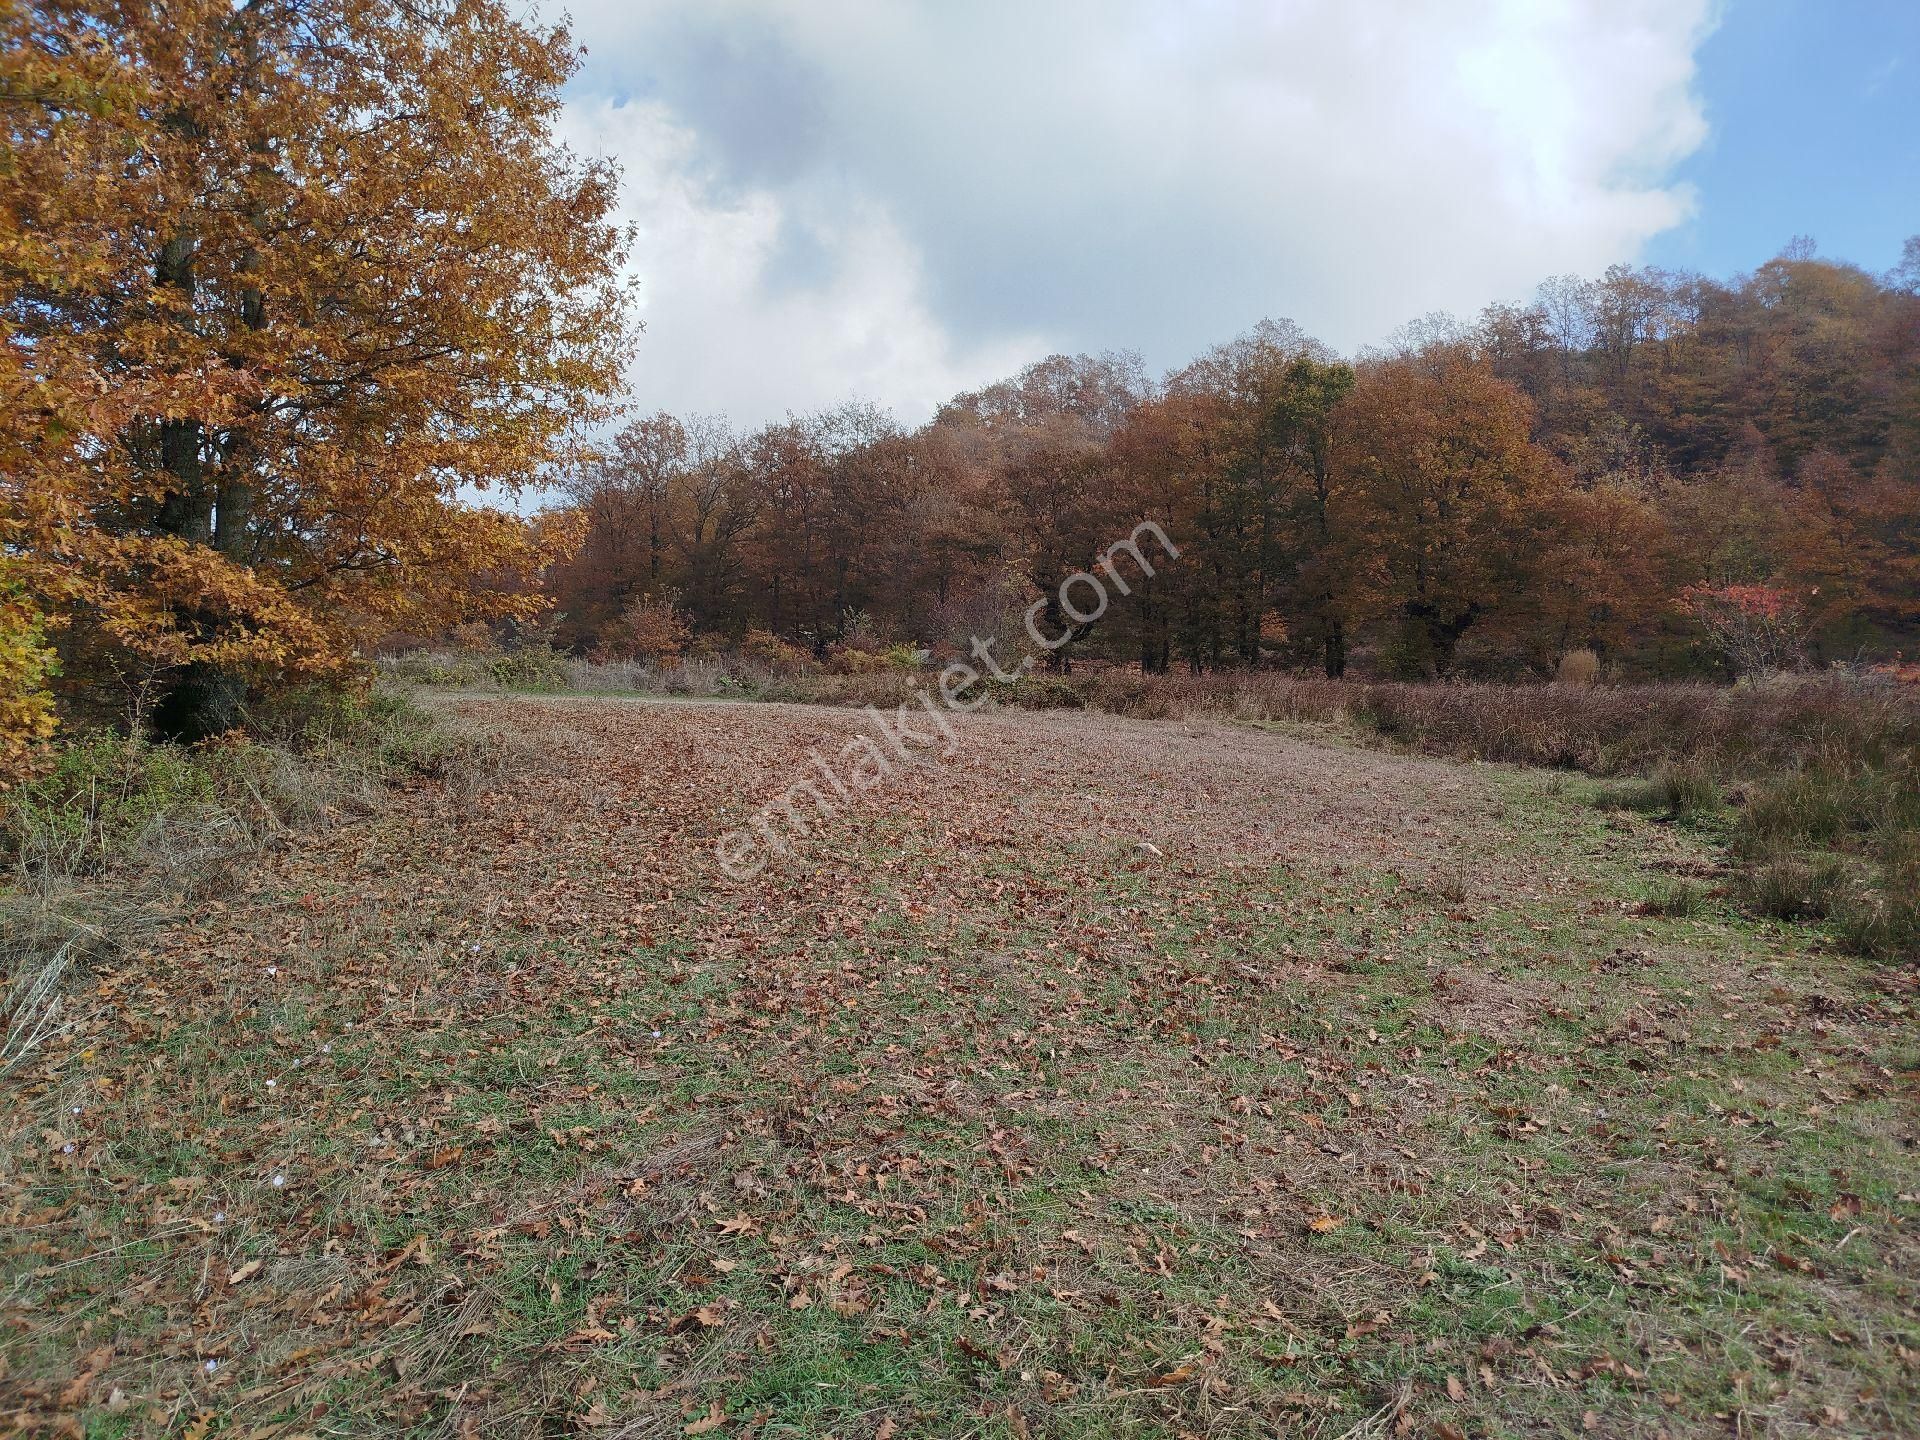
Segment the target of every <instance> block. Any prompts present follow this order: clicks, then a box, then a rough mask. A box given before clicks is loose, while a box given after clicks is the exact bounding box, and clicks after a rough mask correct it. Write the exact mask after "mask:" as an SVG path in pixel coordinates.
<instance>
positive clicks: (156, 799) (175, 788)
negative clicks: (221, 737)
mask: <svg viewBox="0 0 1920 1440" xmlns="http://www.w3.org/2000/svg"><path fill="white" fill-rule="evenodd" d="M212 800H213V784H212V777H211V775H210V773H209V771H208V769H207V767H206V766H205V765H204V764H201V763H196V761H195V758H194V756H193V755H192V754H191V753H190V752H188V751H185V750H182V749H179V748H177V747H175V746H171V745H149V744H147V743H145V742H144V741H141V740H128V739H123V738H122V737H120V736H118V735H115V734H113V733H112V732H111V731H105V730H101V731H93V732H90V733H88V734H84V735H81V736H78V737H77V738H75V739H74V740H72V741H70V742H69V743H68V744H66V745H63V746H61V747H60V749H59V751H58V753H57V755H56V757H55V759H54V762H53V764H52V766H51V767H50V768H49V769H48V770H47V771H46V773H45V774H43V775H41V776H39V777H37V778H35V779H33V780H30V781H28V782H27V783H26V784H25V785H22V786H21V787H19V789H17V790H16V791H15V792H14V793H13V794H12V795H11V796H10V797H9V800H8V803H7V807H6V812H5V814H6V825H5V830H4V837H5V842H6V849H7V853H8V857H9V858H10V859H12V860H14V861H15V862H16V863H18V864H24V865H27V866H29V867H32V868H34V869H49V870H57V871H59V872H61V873H64V874H76V875H77V874H90V873H93V872H95V871H97V870H99V869H100V868H101V867H102V866H103V865H104V864H106V863H107V861H108V860H110V859H111V858H113V857H114V856H116V855H118V854H120V853H121V852H123V851H125V850H127V849H129V848H131V847H132V845H133V844H134V843H135V842H136V841H137V840H138V839H139V838H140V837H141V836H142V835H143V834H144V833H145V832H146V830H147V829H148V828H149V827H150V826H151V825H153V823H154V822H155V821H156V820H157V819H158V818H159V817H160V816H162V815H165V814H168V813H169V812H172V813H175V814H177V813H178V812H180V811H182V810H184V809H189V808H192V809H198V808H199V807H202V806H205V805H209V804H211V802H212Z"/></svg>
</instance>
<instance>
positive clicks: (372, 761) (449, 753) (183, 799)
mask: <svg viewBox="0 0 1920 1440" xmlns="http://www.w3.org/2000/svg"><path fill="white" fill-rule="evenodd" d="M256 729H257V731H258V734H257V736H256V737H255V738H251V739H246V740H239V741H233V742H221V743H218V744H212V745H207V746H202V747H199V748H197V749H194V750H182V749H179V748H177V747H173V746H164V745H151V744H147V743H145V742H142V741H139V740H129V739H127V738H125V737H123V736H119V735H116V734H113V733H111V732H105V731H96V732H92V733H87V734H83V735H80V736H78V737H75V738H72V739H70V740H69V741H68V742H67V743H66V744H65V745H63V746H62V747H61V748H60V750H59V751H58V753H57V755H56V757H55V760H54V763H53V764H52V766H51V768H50V769H49V770H48V771H47V773H45V774H43V775H40V776H37V777H35V778H34V779H33V780H31V781H29V782H28V783H26V784H24V785H21V786H18V787H16V788H15V789H14V790H12V791H10V792H8V793H7V794H6V795H5V796H4V797H0V863H4V864H5V866H6V875H5V878H4V880H0V997H3V998H0V1072H3V1071H4V1070H6V1069H10V1068H12V1067H13V1066H14V1065H16V1064H18V1063H19V1062H20V1061H21V1060H22V1059H24V1058H25V1057H26V1056H27V1055H28V1054H30V1053H31V1052H32V1051H33V1050H34V1049H35V1048H37V1047H38V1046H40V1045H41V1044H43V1043H45V1042H46V1041H47V1040H48V1039H49V1038H51V1037H52V1036H54V1035H57V1034H59V1033H61V1031H62V1030H63V1029H65V1028H66V1027H67V1026H68V1025H70V1023H71V1019H72V1017H71V1013H70V1012H71V1004H70V996H71V994H72V991H73V989H74V986H75V983H76V981H77V979H78V978H79V976H81V975H82V974H84V973H85V972H86V971H87V969H88V968H89V967H90V966H91V965H93V964H95V963H98V962H99V961H101V960H103V959H105V958H108V957H111V956H113V955H115V954H118V953H120V952H121V951H123V950H125V949H126V948H128V947H129V946H133V945H137V944H139V943H143V942H144V941H145V940H147V939H148V938H150V937H151V935H152V934H153V932H154V930H155V929H156V928H157V927H158V926H159V925H161V924H163V923H164V921H165V920H166V918H167V917H168V916H171V915H174V914H177V913H179V912H180V910H181V909H182V907H184V906H186V905H188V904H190V903H191V902H192V901H194V900H195V899H197V898H199V897H202V896H205V895H208V894H217V893H219V892H220V891H221V890H223V889H225V888H229V887H230V886H231V884H232V883H233V876H234V872H235V870H236V869H237V868H238V867H241V866H243V865H246V864H248V863H250V862H252V861H254V860H255V859H257V858H258V857H259V856H261V855H262V854H264V853H266V852H267V851H268V850H270V849H271V848H273V847H275V846H277V845H279V844H282V843H283V842H285V841H287V840H289V839H291V838H292V837H295V836H297V835H298V834H300V833H302V832H305V831H311V830H312V829H313V828H315V827H316V826H320V825H324V824H327V823H330V822H332V821H335V820H339V819H344V818H349V817H353V816H360V815H365V814H368V813H370V812H371V811H372V810H373V809H374V808H375V806H376V805H377V804H378V803H379V800H380V798H381V796H382V795H383V794H384V793H385V791H386V790H387V788H388V787H389V786H390V785H392V784H393V783H395V781H396V780H403V779H406V778H412V777H418V778H425V779H432V780H435V781H438V782H440V789H441V792H442V793H443V794H445V795H446V796H447V797H448V798H449V799H450V800H452V801H454V802H456V803H457V802H460V801H464V800H471V798H472V797H473V796H474V795H475V794H477V793H478V791H479V790H480V788H482V787H483V786H484V785H486V784H488V783H490V782H491V780H493V779H494V778H497V776H498V775H499V774H500V773H501V772H502V771H503V770H504V768H505V767H506V766H507V765H509V764H511V763H512V762H513V758H514V756H515V754H516V751H515V749H514V747H513V746H512V745H511V744H510V743H508V742H506V741H504V740H503V739H502V738H501V737H499V736H494V735H490V734H489V733H487V732H486V731H484V730H483V729H482V728H481V727H479V726H477V725H475V724H473V723H472V722H471V721H468V720H465V719H462V718H460V717H457V716H449V715H436V714H434V713H432V712H430V711H428V710H425V709H422V708H421V707H419V706H418V705H415V704H413V703H411V702H409V701H406V700H403V699H401V698H400V697H398V696H395V695H391V694H387V695H377V696H375V697H373V698H372V699H371V700H370V701H367V702H358V701H353V700H350V699H345V698H342V697H336V696H308V697H303V698H302V700H301V701H299V702H298V703H283V704H282V705H281V706H280V707H278V708H277V709H275V710H272V711H269V712H264V713H262V714H261V715H260V716H259V717H257V725H256Z"/></svg>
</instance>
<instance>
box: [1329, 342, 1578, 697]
mask: <svg viewBox="0 0 1920 1440" xmlns="http://www.w3.org/2000/svg"><path fill="white" fill-rule="evenodd" d="M1531 418H1532V417H1531V407H1530V406H1529V404H1528V403H1527V399H1526V397H1525V396H1524V395H1522V394H1521V393H1520V392H1519V391H1518V390H1516V389H1514V388H1513V387H1512V386H1510V385H1508V384H1506V383H1505V382H1504V381H1501V380H1500V379H1498V378H1497V377H1495V376H1494V375H1493V373H1492V372H1491V371H1490V370H1488V369H1487V368H1486V367H1485V365H1484V364H1483V363H1481V362H1480V361H1479V360H1478V359H1477V358H1475V357H1473V356H1472V355H1471V354H1469V353H1465V352H1461V351H1457V350H1450V349H1448V350H1441V351H1439V352H1437V353H1431V354H1426V355H1415V356H1396V357H1393V358H1391V359H1387V360H1383V361H1380V362H1378V363H1375V364H1373V365H1369V366H1364V367H1362V368H1361V370H1360V372H1359V375H1358V380H1357V383H1356V384H1355V386H1354V390H1353V394H1352V396H1351V398H1350V400H1349V401H1348V402H1347V403H1346V404H1345V405H1344V406H1343V407H1342V411H1341V416H1340V425H1339V429H1338V433H1337V436H1336V440H1335V443H1336V446H1337V450H1336V454H1337V456H1338V463H1339V465H1340V467H1341V469H1342V471H1343V475H1342V480H1341V484H1342V485H1343V486H1344V487H1345V490H1346V493H1347V494H1348V496H1349V497H1350V498H1349V504H1350V505H1351V507H1352V512H1353V513H1352V518H1351V520H1350V522H1349V523H1350V524H1351V526H1352V528H1353V533H1355V534H1364V535H1365V536H1367V537H1368V543H1367V547H1366V551H1365V559H1364V564H1365V566H1366V572H1367V573H1366V575H1365V577H1364V582H1363V583H1364V585H1365V588H1366V590H1367V591H1368V592H1369V594H1368V601H1369V602H1370V603H1371V605H1372V607H1373V608H1374V609H1375V611H1376V613H1378V614H1380V615H1381V616H1382V618H1384V619H1386V620H1388V621H1389V622H1390V624H1391V628H1392V633H1393V639H1394V652H1395V657H1396V664H1397V665H1398V667H1399V668H1401V669H1403V670H1405V671H1408V672H1410V673H1417V674H1426V675H1433V674H1436V673H1444V672H1445V671H1447V670H1448V669H1450V668H1451V667H1452V664H1453V660H1454V655H1455V652H1456V651H1457V649H1458V647H1459V644H1460V641H1461V639H1462V637H1464V636H1465V635H1466V634H1467V632H1468V631H1469V630H1470V629H1471V628H1472V627H1473V626H1474V625H1476V624H1478V623H1479V622H1481V621H1482V620H1484V619H1486V618H1487V617H1488V616H1490V615H1492V614H1494V613H1496V612H1497V611H1500V610H1502V609H1503V608H1507V609H1510V608H1512V607H1514V606H1516V605H1518V604H1522V603H1526V602H1527V601H1528V600H1529V599H1530V598H1531V596H1532V593H1533V587H1534V585H1535V584H1536V583H1537V578H1538V577H1537V573H1536V572H1535V571H1534V570H1533V568H1532V562H1533V560H1534V557H1535V556H1536V555H1537V554H1538V548H1539V547H1538V545H1537V543H1536V532H1537V529H1538V527H1540V525H1541V524H1542V522H1543V520H1544V517H1546V516H1547V515H1548V514H1549V513H1550V501H1551V499H1552V496H1553V484H1554V480H1553V474H1552V469H1551V465H1550V462H1549V459H1548V457H1547V456H1546V454H1545V453H1544V452H1542V451H1541V450H1539V449H1538V448H1537V447H1536V446H1534V445H1533V444H1532V443H1531V442H1530V440H1529V439H1528V430H1529V425H1530V422H1531Z"/></svg>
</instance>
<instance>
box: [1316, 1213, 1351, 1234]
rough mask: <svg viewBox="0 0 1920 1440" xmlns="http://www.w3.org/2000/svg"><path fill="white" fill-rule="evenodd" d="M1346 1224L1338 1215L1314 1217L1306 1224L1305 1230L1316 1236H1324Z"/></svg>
mask: <svg viewBox="0 0 1920 1440" xmlns="http://www.w3.org/2000/svg"><path fill="white" fill-rule="evenodd" d="M1346 1223H1347V1222H1346V1221H1345V1220H1344V1219H1343V1218H1341V1217H1340V1216H1338V1215H1316V1216H1314V1218H1313V1219H1311V1220H1309V1221H1308V1222H1307V1229H1309V1230H1311V1231H1312V1232H1313V1233H1314V1234H1316V1235H1326V1234H1330V1233H1331V1232H1333V1231H1335V1230H1338V1229H1339V1228H1340V1227H1341V1226H1342V1225H1344V1224H1346Z"/></svg>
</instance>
